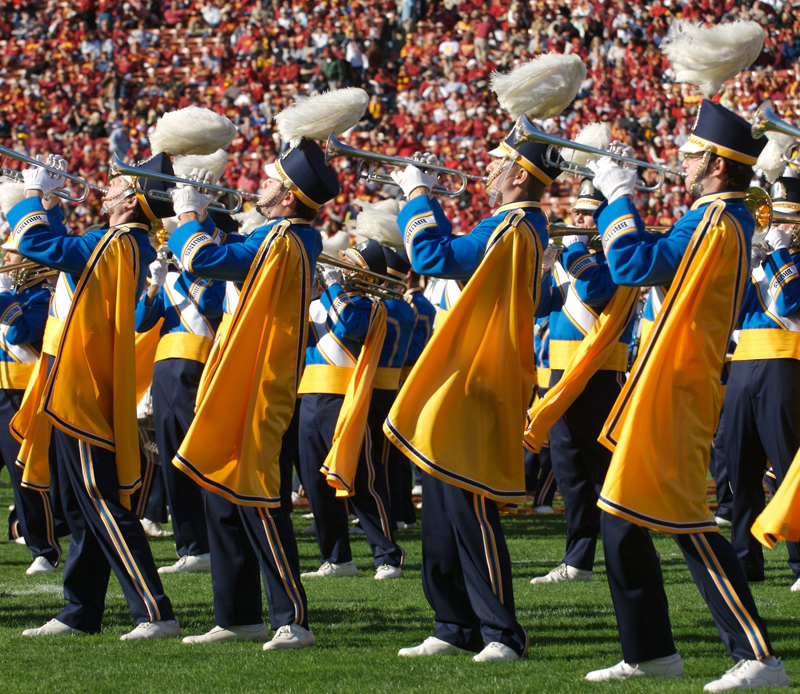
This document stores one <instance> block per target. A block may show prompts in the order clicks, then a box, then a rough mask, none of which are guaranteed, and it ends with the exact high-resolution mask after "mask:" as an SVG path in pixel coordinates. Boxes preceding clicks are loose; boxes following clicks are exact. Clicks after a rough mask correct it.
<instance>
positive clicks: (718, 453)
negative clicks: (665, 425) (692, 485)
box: [708, 409, 733, 521]
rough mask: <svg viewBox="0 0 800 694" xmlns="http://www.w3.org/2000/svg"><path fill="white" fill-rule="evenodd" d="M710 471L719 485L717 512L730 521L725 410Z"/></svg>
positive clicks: (715, 437)
mask: <svg viewBox="0 0 800 694" xmlns="http://www.w3.org/2000/svg"><path fill="white" fill-rule="evenodd" d="M708 473H709V474H710V475H711V478H712V479H713V480H714V483H715V484H716V485H717V512H716V513H715V514H714V515H716V516H718V517H719V518H724V519H725V520H727V521H729V520H730V519H731V513H732V512H733V492H732V491H731V485H730V482H729V481H728V468H727V466H726V464H725V410H724V409H723V411H722V412H721V413H720V416H719V426H718V427H717V433H716V434H714V441H713V443H712V444H711V458H710V459H709V461H708Z"/></svg>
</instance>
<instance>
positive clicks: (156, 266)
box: [150, 260, 169, 287]
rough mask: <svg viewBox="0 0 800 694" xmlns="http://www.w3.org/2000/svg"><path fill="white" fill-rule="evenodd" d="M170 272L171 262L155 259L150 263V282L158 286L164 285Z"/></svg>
mask: <svg viewBox="0 0 800 694" xmlns="http://www.w3.org/2000/svg"><path fill="white" fill-rule="evenodd" d="M167 272H169V263H168V262H167V261H165V260H154V261H153V262H152V263H150V284H151V285H155V286H156V287H162V286H164V282H166V281H167Z"/></svg>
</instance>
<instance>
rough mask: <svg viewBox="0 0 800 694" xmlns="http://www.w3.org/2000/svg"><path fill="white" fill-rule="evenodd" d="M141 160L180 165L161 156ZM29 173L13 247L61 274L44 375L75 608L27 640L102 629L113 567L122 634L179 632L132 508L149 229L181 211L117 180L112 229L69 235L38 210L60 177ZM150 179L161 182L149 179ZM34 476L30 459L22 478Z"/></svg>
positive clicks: (153, 165)
mask: <svg viewBox="0 0 800 694" xmlns="http://www.w3.org/2000/svg"><path fill="white" fill-rule="evenodd" d="M64 163H65V162H64ZM140 167H141V168H142V169H144V168H145V167H146V168H148V169H150V170H156V171H161V172H164V173H168V174H169V173H171V171H172V169H171V166H170V165H169V159H168V158H166V157H165V156H164V155H157V156H155V157H153V158H151V159H150V160H148V161H147V162H143V163H142V164H141V165H140ZM23 175H24V177H25V196H26V199H25V200H23V201H22V202H21V203H19V204H18V205H16V206H15V207H14V208H13V209H12V210H11V211H10V213H9V221H10V222H12V228H13V230H14V232H13V238H14V242H15V243H16V244H17V248H18V249H19V251H20V253H22V254H23V255H24V256H26V257H27V258H30V259H32V260H35V261H36V262H39V263H42V264H45V265H48V266H50V267H53V268H56V269H58V270H61V273H62V274H61V275H60V277H59V280H58V285H57V287H56V292H55V297H54V299H53V302H52V304H51V312H52V313H53V315H52V316H51V318H50V319H49V320H48V327H47V330H48V331H49V330H50V325H51V322H52V324H53V326H54V327H55V328H56V330H55V334H51V335H50V336H48V334H47V333H46V334H45V343H46V344H45V347H44V349H45V352H47V353H48V355H49V356H48V361H47V363H46V364H44V366H45V367H46V369H47V381H46V384H45V386H44V388H43V395H42V397H41V400H40V401H39V402H40V404H39V408H40V409H41V411H42V413H43V414H44V415H45V416H46V417H47V418H48V419H49V420H50V421H51V422H52V424H53V427H54V432H53V436H54V438H55V444H56V450H57V457H58V477H59V484H60V485H61V495H62V501H63V506H64V511H65V513H66V516H67V523H68V524H69V528H70V530H71V531H72V542H71V544H70V549H69V555H68V556H67V561H66V564H65V567H64V594H65V597H66V599H67V601H68V605H67V606H66V607H65V608H64V609H63V610H62V611H61V612H60V613H59V614H58V615H57V617H56V618H55V619H52V620H50V621H49V622H47V624H45V625H44V626H42V627H39V628H37V629H28V630H26V631H24V632H23V635H25V636H41V635H55V634H61V635H66V634H86V633H96V632H99V631H100V627H101V620H102V616H103V611H104V604H105V595H106V589H107V586H108V578H109V575H110V572H111V569H113V570H114V573H115V575H116V577H117V579H118V581H119V583H120V585H121V586H122V591H123V593H124V595H125V599H126V600H127V602H128V606H129V608H130V610H131V613H132V615H133V617H134V620H135V622H136V628H135V629H133V631H131V632H130V633H128V634H125V635H123V636H122V637H121V639H122V640H128V639H153V638H163V637H170V636H178V635H179V634H180V626H179V625H178V622H177V621H175V618H174V615H173V612H172V606H171V605H170V601H169V599H168V598H167V597H166V596H165V595H164V591H163V588H162V586H161V581H160V579H159V577H158V573H157V571H156V566H155V562H154V561H153V555H152V553H151V552H150V547H149V545H148V542H147V536H146V535H145V532H144V530H143V528H142V526H141V523H140V522H139V519H138V518H137V517H136V515H135V514H134V513H133V512H132V511H131V510H130V495H131V494H132V493H133V492H134V491H135V490H136V488H137V487H138V486H139V484H140V479H139V473H140V459H139V447H138V434H137V427H136V384H135V374H134V368H133V366H134V311H135V307H136V299H137V297H138V296H139V295H140V294H141V292H142V290H143V287H144V281H145V277H146V275H147V266H148V265H149V264H150V263H151V262H152V261H153V260H154V259H155V251H154V250H153V249H152V246H151V245H150V225H151V223H155V222H156V221H157V220H159V219H160V218H163V217H167V216H170V215H171V214H173V212H172V207H171V205H170V204H169V203H166V202H161V201H156V200H151V199H149V198H146V197H145V195H144V194H143V193H140V192H138V191H137V189H136V187H135V184H136V181H135V180H132V177H128V176H116V177H114V178H113V180H112V181H111V183H110V186H109V189H108V192H107V194H106V196H105V197H104V210H105V212H106V213H107V214H108V218H109V228H108V229H100V230H96V231H90V232H87V233H86V234H84V235H83V236H66V235H65V234H64V233H63V232H62V231H60V230H58V229H56V228H51V226H50V224H49V223H48V219H47V217H46V215H45V214H44V210H43V207H42V197H43V196H46V195H48V194H49V193H51V192H53V191H54V190H55V189H56V188H58V187H60V186H62V185H63V184H64V179H63V177H60V176H54V175H52V174H51V173H48V172H47V171H45V170H44V169H41V168H38V167H37V168H33V169H28V170H26V171H24V172H23ZM144 185H145V187H146V189H151V188H153V189H155V188H158V189H160V190H164V188H165V186H164V184H163V183H154V182H152V181H147V182H145V183H144ZM59 321H63V324H62V325H61V326H60V328H59V327H58V326H59ZM58 332H60V335H58V334H57V333H58ZM29 390H30V387H29ZM34 405H36V403H34ZM23 407H24V405H23ZM15 423H16V420H15ZM32 472H33V471H29V469H28V465H27V464H26V469H25V473H24V474H25V479H28V475H29V474H32ZM47 472H48V473H49V470H48V471H47ZM48 476H49V475H48Z"/></svg>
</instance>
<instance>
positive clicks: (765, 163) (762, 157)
mask: <svg viewBox="0 0 800 694" xmlns="http://www.w3.org/2000/svg"><path fill="white" fill-rule="evenodd" d="M767 140H769V141H768V142H767V146H766V147H764V149H762V150H761V154H759V155H758V161H757V162H756V165H755V166H754V167H753V168H754V169H756V170H758V169H761V170H762V171H763V172H764V176H765V177H766V179H767V180H768V181H769V182H770V183H775V181H776V180H778V178H780V177H781V176H783V170H784V169H788V168H790V167H787V166H786V162H785V161H783V158H782V155H783V150H784V149H785V148H786V147H787V146H788V145H790V144H791V143H792V142H793V141H794V138H793V137H792V136H791V135H784V134H783V133H776V132H769V133H767Z"/></svg>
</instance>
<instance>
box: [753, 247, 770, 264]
mask: <svg viewBox="0 0 800 694" xmlns="http://www.w3.org/2000/svg"><path fill="white" fill-rule="evenodd" d="M766 259H767V252H766V251H765V250H764V249H763V248H762V247H761V246H753V250H752V251H751V252H750V269H751V270H755V269H756V268H757V267H760V266H761V263H763V262H764V261H765V260H766Z"/></svg>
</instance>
